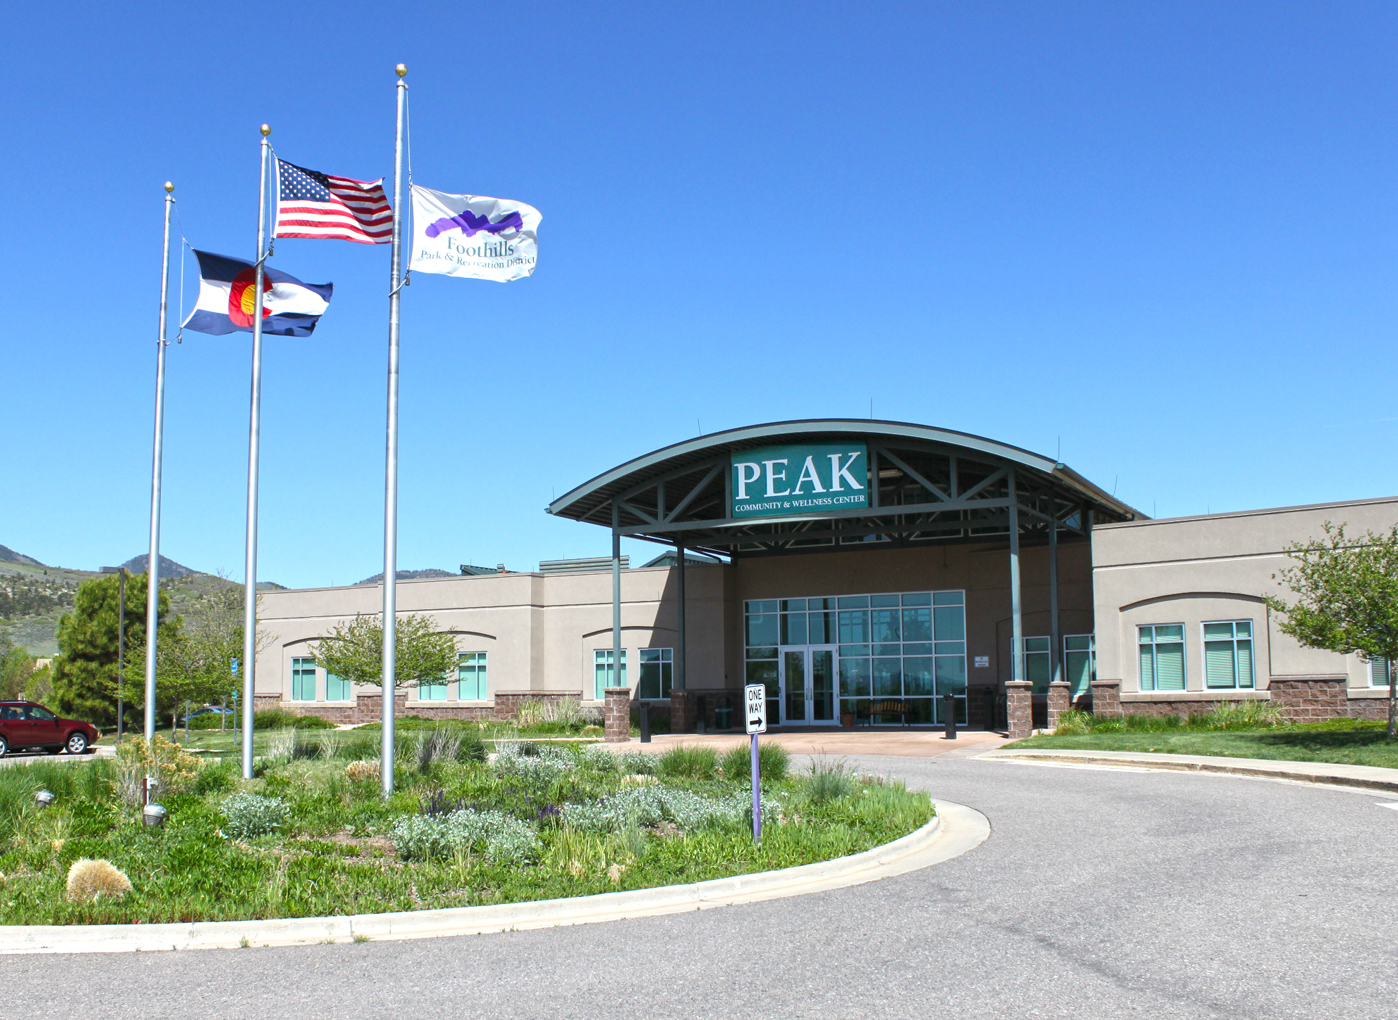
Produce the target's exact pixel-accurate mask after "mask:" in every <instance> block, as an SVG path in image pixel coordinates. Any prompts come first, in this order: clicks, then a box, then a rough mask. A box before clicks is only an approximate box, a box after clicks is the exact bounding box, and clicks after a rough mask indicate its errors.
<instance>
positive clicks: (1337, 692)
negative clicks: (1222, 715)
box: [1267, 673, 1386, 723]
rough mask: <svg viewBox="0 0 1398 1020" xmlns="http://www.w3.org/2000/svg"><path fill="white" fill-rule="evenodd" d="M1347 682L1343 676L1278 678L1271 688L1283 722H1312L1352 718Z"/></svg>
mask: <svg viewBox="0 0 1398 1020" xmlns="http://www.w3.org/2000/svg"><path fill="white" fill-rule="evenodd" d="M1346 683H1347V680H1346V677H1345V675H1344V674H1343V673H1334V674H1321V675H1316V676H1274V677H1272V679H1271V682H1270V683H1269V684H1268V685H1267V688H1268V690H1269V691H1270V692H1271V695H1272V704H1274V705H1276V706H1278V707H1279V708H1280V709H1281V713H1282V718H1283V719H1285V720H1286V721H1287V722H1289V723H1308V722H1323V721H1325V720H1326V719H1344V718H1346V717H1348V716H1349V715H1350V706H1349V692H1348V691H1347V690H1346ZM1385 704H1386V703H1385ZM1385 716H1386V713H1385Z"/></svg>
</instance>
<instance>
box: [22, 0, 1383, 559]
mask: <svg viewBox="0 0 1398 1020" xmlns="http://www.w3.org/2000/svg"><path fill="white" fill-rule="evenodd" d="M6 27H7V32H8V35H9V37H10V39H11V52H12V53H26V54H27V56H26V57H24V58H23V62H22V64H15V65H13V66H12V69H11V87H10V88H9V89H7V90H6V91H5V96H4V99H3V100H0V102H3V103H4V104H5V105H6V107H8V109H7V110H6V111H5V112H6V114H7V116H6V122H7V125H8V128H9V135H10V151H11V153H12V157H11V160H10V161H9V164H8V170H9V174H10V180H11V185H10V187H11V194H12V196H15V197H17V198H19V199H20V200H19V201H18V202H16V203H15V204H14V205H12V206H11V208H10V213H9V216H8V221H9V228H10V229H9V230H8V231H7V240H8V242H9V243H7V244H5V245H3V246H0V297H3V300H4V304H5V307H6V308H7V309H8V312H9V314H8V329H7V330H6V334H7V335H6V341H5V343H4V355H5V357H4V365H5V369H6V371H5V378H6V382H7V385H6V386H5V388H4V393H5V399H4V411H5V413H4V415H3V421H4V427H3V434H2V435H3V446H0V449H3V450H4V464H5V470H4V471H3V475H2V476H0V477H3V479H4V483H3V484H4V488H5V490H6V498H4V499H3V500H0V543H3V544H6V545H9V546H12V547H13V548H15V549H18V550H20V551H21V552H25V553H28V554H29V555H32V556H35V557H37V558H39V559H41V560H43V561H44V562H47V563H54V564H61V565H64V566H73V567H85V568H95V567H97V566H99V565H101V564H105V563H113V562H116V561H118V560H119V559H124V558H126V557H127V556H130V555H133V554H135V553H138V552H140V551H141V550H143V549H144V548H145V546H146V528H147V514H148V501H149V476H150V443H151V423H152V408H153V390H154V363H155V357H154V354H155V352H154V336H155V326H156V312H157V299H158V284H159V260H160V226H161V200H162V197H163V192H162V190H161V182H163V181H164V180H166V179H167V178H169V179H171V180H173V181H174V182H175V183H176V186H177V191H176V197H177V198H178V199H179V203H178V209H179V212H180V224H179V225H181V226H182V228H183V231H184V234H185V236H186V237H187V238H188V240H189V242H190V243H191V244H193V245H194V246H196V247H201V248H207V249H209V250H212V251H215V252H220V253H223V254H229V255H235V256H240V257H248V256H250V255H251V254H252V250H253V247H254V239H255V227H256V220H255V216H256V209H255V206H256V188H257V160H258V147H257V143H258V133H257V125H258V124H259V123H261V122H263V121H266V122H268V123H270V124H271V125H272V128H273V134H272V141H273V143H274V144H275V146H276V148H277V151H278V153H279V154H280V155H281V156H283V157H284V158H287V159H289V160H291V161H293V162H297V163H299V164H301V165H303V166H309V167H313V168H316V169H320V170H323V171H327V172H330V173H335V174H343V175H346V176H351V177H360V178H372V177H378V176H381V175H388V174H390V173H391V170H392V144H393V103H394V97H393V81H394V78H393V73H392V67H393V65H394V64H395V63H396V62H398V61H400V60H401V61H404V62H406V63H407V64H408V66H409V68H410V72H409V76H408V81H409V83H410V85H411V88H412V91H411V97H412V98H411V102H412V117H413V120H412V127H413V132H412V142H413V147H412V154H413V174H414V180H415V181H416V182H417V183H419V184H423V185H425V186H427V187H432V188H437V189H439V190H443V191H454V192H471V193H475V194H485V195H496V196H501V197H506V198H513V199H518V200H522V201H526V202H529V203H531V204H533V205H535V206H537V207H538V208H539V209H540V210H542V212H543V216H544V219H543V225H542V227H541V229H540V261H539V269H538V271H537V273H536V274H535V275H534V276H533V277H532V278H530V279H527V280H522V281H518V282H515V283H510V284H505V285H501V284H494V283H486V282H477V281H463V280H455V279H449V278H446V277H441V276H427V275H419V276H417V277H416V278H415V279H414V282H413V284H412V286H411V287H409V288H408V289H407V290H406V291H405V296H404V301H403V341H402V343H403V347H402V350H403V353H402V419H401V421H402V426H401V428H402V446H401V456H402V475H401V488H400V494H401V495H400V499H401V531H400V543H399V549H400V553H399V562H400V566H402V567H404V568H420V567H444V568H446V569H455V568H456V566H457V565H458V564H460V563H464V562H474V563H483V564H495V563H497V562H504V563H506V564H507V565H509V566H510V567H511V568H513V569H532V568H533V567H534V566H535V564H536V563H537V561H538V560H539V559H540V558H553V557H560V556H582V555H599V554H603V553H605V552H606V550H607V545H608V538H607V535H606V533H605V532H604V531H603V530H602V529H600V528H594V527H588V526H584V525H579V524H574V523H571V522H566V521H559V520H552V519H550V518H549V517H548V516H547V515H546V514H545V513H544V510H543V508H544V506H545V505H546V504H547V503H548V502H549V501H550V499H552V498H553V496H554V495H555V494H560V493H562V492H565V491H567V490H568V489H569V488H571V487H572V486H574V485H576V484H578V483H579V482H581V481H584V480H586V479H587V478H590V477H591V476H593V475H594V474H596V473H598V472H600V471H602V470H604V469H606V468H608V467H610V466H612V465H614V464H616V463H619V462H621V461H623V460H626V459H628V458H630V457H632V456H635V455H638V454H641V453H644V452H647V451H649V450H651V449H654V448H656V447H659V446H663V445H666V444H669V443H672V442H676V441H679V440H682V439H686V438H689V437H691V436H693V435H695V434H697V433H699V432H700V431H703V432H712V431H717V430H719V429H724V428H731V427H736V426H740V425H746V424H752V423H757V422H762V421H772V420H780V419H787V418H807V417H824V416H851V417H865V416H868V414H869V412H870V402H871V401H872V407H873V413H874V416H875V417H878V418H886V419H895V420H906V421H915V422H922V423H928V424H933V425H939V426H944V427H949V428H953V429H960V430H964V431H968V432H973V433H979V434H982V435H987V436H991V437H994V438H996V439H999V440H1003V441H1005V442H1009V443H1013V444H1016V445H1019V446H1024V447H1027V448H1029V449H1032V450H1035V451H1038V452H1041V453H1045V454H1048V455H1053V454H1054V453H1056V452H1059V451H1060V450H1061V454H1060V455H1061V459H1062V460H1063V461H1064V462H1066V463H1067V464H1069V465H1071V466H1072V467H1074V468H1075V469H1077V470H1078V471H1080V472H1082V473H1083V474H1085V475H1086V476H1087V477H1089V478H1091V479H1093V480H1094V481H1096V482H1097V483H1099V484H1100V485H1102V486H1103V487H1105V488H1107V489H1108V490H1111V489H1115V490H1116V492H1117V495H1118V496H1120V497H1121V498H1123V499H1125V500H1127V501H1128V502H1130V503H1132V504H1134V505H1136V506H1137V507H1139V508H1140V509H1141V510H1143V511H1144V512H1145V513H1147V514H1155V515H1158V516H1173V515H1181V514H1194V513H1204V512H1206V511H1209V510H1212V511H1214V512H1217V511H1222V510H1237V509H1248V508H1255V507H1263V506H1277V505H1289V504H1297V503H1310V502H1323V501H1328V500H1341V499H1356V498H1363V497H1369V496H1380V495H1394V494H1395V493H1398V480H1395V478H1394V470H1393V464H1394V458H1393V453H1392V450H1393V447H1394V442H1395V439H1398V410H1395V409H1394V403H1393V401H1392V399H1391V396H1390V394H1391V393H1392V379H1393V376H1394V356H1393V355H1394V336H1395V327H1394V322H1395V311H1398V309H1395V294H1394V286H1393V279H1394V269H1395V257H1398V251H1395V246H1396V244H1398V231H1395V212H1398V210H1395V199H1394V195H1395V188H1394V185H1395V173H1394V168H1395V167H1398V135H1395V133H1394V131H1393V125H1394V123H1395V119H1396V118H1395V112H1398V111H1395V90H1394V72H1393V65H1392V53H1393V52H1394V50H1395V44H1396V43H1398V8H1396V7H1394V6H1393V5H1392V4H1379V3H1373V4H1366V3H1351V4H1344V5H1337V4H1328V3H1280V2H1268V3H1229V4H1207V3H1121V2H1108V3H1072V4H1066V3H1065V4H1044V3H1037V2H1032V3H978V4H964V3H907V4H900V3H878V4H853V3H818V2H810V0H807V2H799V3H797V2H793V3H771V2H760V0H747V2H744V3H723V2H709V3H704V4H681V3H663V4H653V3H606V2H600V3H592V4H560V3H552V4H543V3H522V2H511V3H469V4H465V3H463V4H430V5H428V4H414V3H397V4H392V5H386V6H385V5H372V6H371V5H356V4H353V3H339V4H334V5H329V4H315V3H304V4H294V5H289V4H262V3H246V4H243V5H240V6H239V7H238V8H237V9H236V10H233V9H228V8H225V7H219V6H214V5H185V4H158V3H150V4H141V5H106V6H99V5H79V6H72V5H67V6H64V5H47V6H43V5H27V6H23V7H20V8H16V9H14V10H12V11H11V13H10V16H9V18H8V20H7V26H6ZM273 264H274V265H275V266H277V267H278V268H280V269H282V270H284V271H286V272H289V273H292V274H293V275H295V276H297V277H299V278H301V279H303V280H305V281H307V282H312V283H321V282H325V281H333V282H334V284H335V297H334V301H333V303H332V305H331V308H330V311H329V312H328V313H327V315H326V316H325V318H324V319H323V320H322V323H321V325H320V327H319V329H318V330H317V332H316V334H315V336H314V337H312V338H310V339H289V338H275V337H274V338H269V339H268V341H267V346H266V356H265V364H264V386H263V410H264V417H263V442H264V445H263V457H262V500H261V520H262V529H261V543H260V550H261V556H260V564H261V565H260V569H259V576H260V577H261V578H262V579H269V580H275V581H279V582H281V583H283V584H287V585H295V586H303V585H322V584H344V583H349V582H353V581H356V580H359V579H360V578H362V577H365V576H367V575H369V574H373V573H375V572H376V571H378V570H379V569H381V565H382V559H381V533H382V514H383V496H382V492H383V428H384V385H385V384H384V368H385V362H386V337H387V326H386V309H387V301H386V294H387V277H388V250H387V247H386V246H379V247H370V246H365V245H354V244H348V243H341V242H331V241H311V240H284V241H282V242H279V243H278V244H277V248H276V255H275V258H274V262H273ZM196 275H197V274H196V273H195V271H194V269H193V264H192V260H191V261H190V262H189V263H188V264H187V265H186V268H185V294H184V303H185V306H186V308H187V307H188V305H189V303H190V302H191V301H192V299H193V295H194V293H195V290H196V282H197V281H196ZM172 278H173V280H174V282H175V283H176V284H177V283H178V281H179V269H178V266H176V269H175V270H174V272H173V274H172ZM249 350H250V345H249V343H248V337H247V335H245V334H235V335H233V336H230V337H209V336H203V335H200V334H187V335H186V336H185V338H184V342H183V343H181V344H178V345H173V344H172V345H171V347H170V348H169V349H168V389H167V405H166V406H167V418H166V455H165V472H164V477H165V487H164V492H165V504H164V509H165V513H164V532H163V534H164V538H163V551H164V552H166V553H167V554H168V555H170V556H172V557H174V558H175V559H178V560H180V561H181V562H184V563H187V564H189V565H191V566H194V567H197V568H200V569H205V570H215V569H219V568H222V569H224V570H227V571H229V572H230V573H231V574H232V575H233V576H234V577H236V578H239V579H240V578H241V573H242V558H243V513H244V510H243V499H244V484H245V475H246V455H247V445H246V444H247V404H248V374H249ZM653 550H654V547H644V546H643V547H638V548H636V549H633V550H631V552H632V553H633V555H634V556H644V555H647V554H648V553H650V552H651V551H653Z"/></svg>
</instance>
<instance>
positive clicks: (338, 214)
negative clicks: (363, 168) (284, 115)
mask: <svg viewBox="0 0 1398 1020" xmlns="http://www.w3.org/2000/svg"><path fill="white" fill-rule="evenodd" d="M277 181H278V187H277V232H276V235H275V236H277V237H324V238H329V239H331V240H335V241H358V242H360V243H361V244H387V243H388V242H389V241H391V240H393V213H392V212H391V211H390V210H389V208H388V196H387V195H385V194H384V190H383V178H382V177H380V178H379V179H378V180H377V181H355V180H351V179H350V178H348V177H335V176H333V175H331V174H323V173H320V172H319V171H316V170H307V169H306V168H305V167H300V166H296V165H295V164H294V163H288V162H287V161H286V160H284V159H278V160H277Z"/></svg>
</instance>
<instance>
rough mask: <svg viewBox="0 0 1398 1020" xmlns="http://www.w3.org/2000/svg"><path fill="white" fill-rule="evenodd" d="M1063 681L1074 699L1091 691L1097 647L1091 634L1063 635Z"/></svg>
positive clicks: (1094, 674) (1095, 666)
mask: <svg viewBox="0 0 1398 1020" xmlns="http://www.w3.org/2000/svg"><path fill="white" fill-rule="evenodd" d="M1063 679H1064V680H1067V681H1068V683H1069V684H1071V685H1072V686H1071V687H1070V691H1071V693H1072V695H1073V697H1075V698H1076V697H1077V696H1078V695H1079V694H1087V693H1089V692H1090V691H1091V690H1092V681H1094V680H1096V679H1097V645H1096V640H1095V639H1094V638H1093V636H1092V635H1091V634H1064V635H1063Z"/></svg>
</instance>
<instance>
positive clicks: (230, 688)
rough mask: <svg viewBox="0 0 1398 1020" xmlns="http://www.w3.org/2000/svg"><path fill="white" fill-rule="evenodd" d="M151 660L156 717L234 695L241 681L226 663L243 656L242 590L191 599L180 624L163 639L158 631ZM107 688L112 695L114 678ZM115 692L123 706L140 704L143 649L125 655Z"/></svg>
mask: <svg viewBox="0 0 1398 1020" xmlns="http://www.w3.org/2000/svg"><path fill="white" fill-rule="evenodd" d="M270 641H271V638H270V637H269V636H267V635H265V634H263V633H259V634H258V642H257V650H258V651H262V650H264V649H265V648H266V647H267V646H268V644H269V642H270ZM156 656H157V661H156V665H155V690H156V711H157V712H158V713H160V712H169V711H172V710H175V711H177V710H178V709H179V706H181V705H182V704H183V703H184V702H186V701H193V702H197V703H199V704H201V705H202V704H204V703H206V702H212V701H218V700H219V699H220V698H226V697H229V696H231V695H233V694H234V693H236V692H237V690H238V688H239V685H240V683H241V681H240V679H239V677H238V675H237V674H236V673H234V672H233V669H232V664H233V662H234V660H236V659H241V658H242V656H243V590H242V588H240V587H234V586H232V585H222V586H218V587H214V588H212V589H207V590H205V591H202V592H199V593H197V594H196V595H194V596H193V598H191V599H190V601H189V603H188V614H187V615H186V616H185V617H183V618H182V620H181V626H180V627H179V628H178V629H177V630H175V631H173V632H172V634H171V635H170V637H169V638H168V639H167V638H166V637H165V636H164V633H163V631H162V635H161V638H160V642H159V644H158V647H157V649H156ZM110 690H111V692H112V694H113V696H115V695H116V694H117V693H118V682H117V680H116V679H115V676H113V680H112V683H111V686H110ZM120 693H121V695H122V697H123V698H124V699H125V700H126V701H127V702H128V703H129V704H131V705H133V706H137V707H144V706H145V701H146V656H145V646H144V645H142V646H141V647H139V648H135V649H132V650H130V651H128V653H127V657H126V673H125V675H124V676H123V677H122V678H121V681H120Z"/></svg>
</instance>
